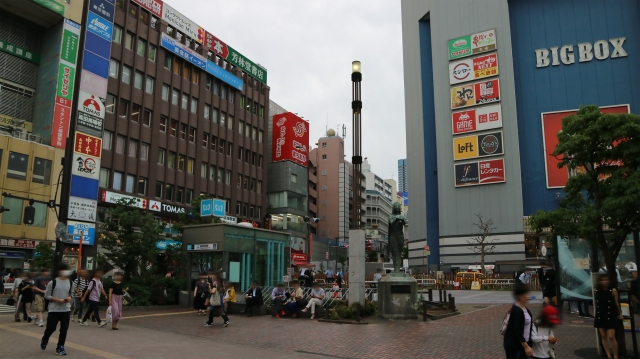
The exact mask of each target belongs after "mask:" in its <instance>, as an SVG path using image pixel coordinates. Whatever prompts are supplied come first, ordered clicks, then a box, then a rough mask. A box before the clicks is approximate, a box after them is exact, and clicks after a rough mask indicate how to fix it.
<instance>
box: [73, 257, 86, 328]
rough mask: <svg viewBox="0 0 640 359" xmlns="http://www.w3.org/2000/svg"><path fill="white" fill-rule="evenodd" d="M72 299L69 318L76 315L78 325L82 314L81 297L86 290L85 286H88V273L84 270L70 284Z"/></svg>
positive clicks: (82, 304)
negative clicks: (72, 307)
mask: <svg viewBox="0 0 640 359" xmlns="http://www.w3.org/2000/svg"><path fill="white" fill-rule="evenodd" d="M72 283H73V284H72V285H73V287H72V292H73V293H72V295H71V296H72V297H73V301H74V304H75V305H74V307H75V309H74V310H73V313H72V314H71V316H74V315H76V313H78V323H81V322H82V313H83V312H84V303H83V302H82V297H84V292H85V291H86V290H87V286H88V285H89V272H87V271H86V270H84V269H81V270H80V271H78V276H77V278H76V279H74V280H73V282H72Z"/></svg>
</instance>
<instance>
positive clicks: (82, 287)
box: [71, 277, 89, 298]
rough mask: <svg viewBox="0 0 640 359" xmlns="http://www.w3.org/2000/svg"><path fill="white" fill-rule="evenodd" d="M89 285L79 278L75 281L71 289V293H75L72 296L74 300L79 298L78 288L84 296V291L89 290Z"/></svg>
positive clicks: (86, 281)
mask: <svg viewBox="0 0 640 359" xmlns="http://www.w3.org/2000/svg"><path fill="white" fill-rule="evenodd" d="M88 284H89V281H88V280H86V279H82V278H79V277H78V278H77V279H76V280H74V281H73V287H72V288H71V292H72V293H73V294H72V296H73V297H74V298H78V295H77V294H76V288H78V292H80V294H81V295H82V294H84V291H85V290H86V289H87V285H88Z"/></svg>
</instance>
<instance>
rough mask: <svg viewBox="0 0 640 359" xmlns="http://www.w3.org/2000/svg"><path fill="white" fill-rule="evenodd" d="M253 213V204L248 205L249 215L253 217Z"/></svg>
mask: <svg viewBox="0 0 640 359" xmlns="http://www.w3.org/2000/svg"><path fill="white" fill-rule="evenodd" d="M253 214H254V207H253V205H251V206H249V217H251V218H253Z"/></svg>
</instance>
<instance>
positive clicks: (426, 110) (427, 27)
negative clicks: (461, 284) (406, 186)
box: [409, 21, 440, 264]
mask: <svg viewBox="0 0 640 359" xmlns="http://www.w3.org/2000/svg"><path fill="white" fill-rule="evenodd" d="M419 24H420V25H419V26H420V61H421V71H422V113H423V121H424V158H425V160H424V162H425V163H424V168H425V183H426V194H427V198H426V200H427V218H426V220H427V233H426V237H427V244H428V245H429V247H430V250H431V254H430V255H429V263H431V264H434V263H439V262H440V216H439V208H438V157H437V151H438V149H437V147H436V144H437V141H436V122H435V119H436V109H435V104H434V89H433V61H432V54H431V22H430V21H420V23H419ZM418 220H420V219H418ZM416 239H420V238H409V240H416Z"/></svg>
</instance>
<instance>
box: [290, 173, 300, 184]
mask: <svg viewBox="0 0 640 359" xmlns="http://www.w3.org/2000/svg"><path fill="white" fill-rule="evenodd" d="M291 183H298V175H296V174H293V173H292V174H291Z"/></svg>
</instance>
